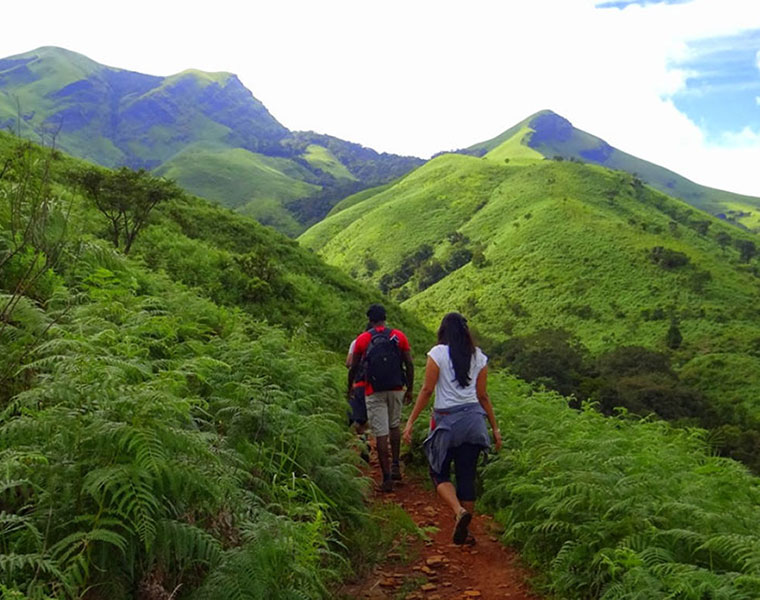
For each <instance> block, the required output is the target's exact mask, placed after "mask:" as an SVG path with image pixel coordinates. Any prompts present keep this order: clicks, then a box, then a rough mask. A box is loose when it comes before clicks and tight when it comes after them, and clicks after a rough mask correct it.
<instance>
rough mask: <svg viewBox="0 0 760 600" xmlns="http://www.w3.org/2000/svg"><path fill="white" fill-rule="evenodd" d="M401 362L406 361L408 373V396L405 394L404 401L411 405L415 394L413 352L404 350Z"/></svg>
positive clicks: (405, 366)
mask: <svg viewBox="0 0 760 600" xmlns="http://www.w3.org/2000/svg"><path fill="white" fill-rule="evenodd" d="M401 360H403V361H404V370H405V371H406V394H404V401H405V402H406V403H407V404H409V403H411V401H412V394H413V393H414V363H413V362H412V352H411V350H403V351H402V352H401Z"/></svg>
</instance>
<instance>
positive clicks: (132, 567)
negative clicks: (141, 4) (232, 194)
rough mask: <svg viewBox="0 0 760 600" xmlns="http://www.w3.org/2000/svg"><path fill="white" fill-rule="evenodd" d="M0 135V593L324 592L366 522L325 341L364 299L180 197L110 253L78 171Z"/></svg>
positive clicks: (237, 222) (337, 336)
mask: <svg viewBox="0 0 760 600" xmlns="http://www.w3.org/2000/svg"><path fill="white" fill-rule="evenodd" d="M0 142H1V143H0V146H3V145H4V147H3V148H2V150H3V153H2V159H3V160H0V170H1V171H2V175H0V291H1V292H2V294H1V295H0V302H1V304H0V311H1V314H2V319H0V347H2V353H0V377H1V378H2V386H0V586H1V587H0V590H1V595H2V596H3V597H8V598H39V599H42V598H88V599H97V598H106V597H108V598H127V597H142V598H151V599H152V598H160V599H164V598H170V597H173V598H190V597H192V598H318V597H326V596H328V597H329V596H330V595H331V586H332V585H333V584H334V583H335V582H336V581H338V580H339V578H340V576H341V574H342V573H343V572H344V571H345V570H346V569H347V568H348V564H349V563H348V557H349V556H352V557H354V558H358V559H359V560H361V557H362V556H364V555H365V554H367V553H369V554H371V553H372V551H373V550H372V544H368V543H367V540H368V539H372V540H377V539H378V538H379V537H381V536H378V535H377V530H378V527H379V525H378V523H377V522H376V519H373V518H370V517H369V516H368V515H367V513H366V509H365V508H364V506H365V505H364V492H365V491H366V485H367V481H366V480H365V479H363V478H362V477H360V473H359V470H358V469H357V467H356V463H357V458H356V453H355V452H353V451H352V449H351V437H350V436H349V434H348V432H347V430H346V427H345V417H344V405H343V402H344V401H343V400H342V396H343V394H342V392H343V389H344V386H345V382H344V378H345V371H344V369H343V367H342V354H341V355H337V354H335V353H334V352H332V351H330V348H333V349H338V348H339V349H340V350H344V346H345V343H346V341H347V340H348V339H350V338H351V337H352V336H353V335H355V333H356V331H358V330H360V328H361V325H362V322H363V318H362V315H363V312H364V310H366V305H367V303H368V302H370V301H371V300H373V299H376V298H375V297H374V296H372V295H371V294H369V293H367V292H362V291H361V290H360V288H359V287H358V286H357V285H356V284H354V283H353V282H351V281H350V280H349V279H348V278H347V277H345V276H343V275H341V274H340V273H339V272H337V271H336V270H334V269H332V268H330V267H326V266H325V265H323V264H322V263H321V262H320V261H319V260H318V259H316V257H312V256H310V255H309V253H308V252H305V251H303V250H301V249H300V248H298V247H297V245H295V244H294V243H293V242H290V241H289V240H287V239H285V238H284V237H283V236H280V235H279V234H276V233H274V232H271V231H268V230H266V229H264V228H262V227H260V226H258V225H257V224H255V223H253V222H251V221H248V220H247V219H243V218H241V217H239V216H236V215H233V214H232V213H230V212H229V211H227V210H222V209H218V208H215V207H213V206H210V205H208V204H206V203H205V202H202V201H200V200H197V199H194V198H188V197H183V196H180V197H178V198H175V199H174V200H172V201H167V202H166V203H165V204H164V205H163V206H162V207H160V208H157V209H156V212H155V213H154V214H152V216H151V220H150V222H149V223H148V224H147V225H146V227H145V229H144V230H143V231H142V232H141V233H140V234H139V236H138V237H137V239H136V241H135V244H134V246H133V247H132V252H131V254H130V256H125V255H124V253H123V252H122V251H120V250H119V249H118V248H117V247H115V246H114V244H112V243H111V242H110V241H107V240H109V239H110V238H109V236H108V235H107V223H105V222H104V220H103V218H102V216H101V215H99V214H98V212H97V211H96V210H94V209H93V208H92V206H91V205H90V204H89V203H88V201H87V200H86V198H85V197H83V196H82V195H81V194H80V193H79V191H78V190H77V188H75V187H74V186H72V184H71V183H70V181H71V179H70V175H71V174H72V173H75V172H78V171H79V170H80V169H82V168H84V167H83V165H81V164H80V163H79V162H77V161H72V160H71V159H68V158H67V157H65V156H62V155H59V154H58V153H56V152H50V151H42V150H40V149H38V148H36V147H34V146H31V145H29V144H25V143H18V142H17V141H16V140H13V139H12V138H10V137H9V136H3V137H2V139H0ZM88 168H89V167H88ZM117 245H118V243H117ZM397 322H402V323H404V326H405V327H406V328H407V329H408V330H409V331H410V334H411V335H414V333H415V332H422V334H423V336H424V335H425V334H424V330H423V329H422V328H421V327H420V326H419V325H417V324H416V323H415V322H414V321H410V320H407V321H404V320H403V317H401V316H399V317H398V319H397Z"/></svg>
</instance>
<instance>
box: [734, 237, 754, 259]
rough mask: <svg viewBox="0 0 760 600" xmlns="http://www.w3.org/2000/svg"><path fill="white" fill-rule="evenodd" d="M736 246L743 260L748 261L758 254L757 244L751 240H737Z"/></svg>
mask: <svg viewBox="0 0 760 600" xmlns="http://www.w3.org/2000/svg"><path fill="white" fill-rule="evenodd" d="M736 247H737V249H738V250H739V255H740V258H741V261H742V262H745V263H748V262H749V261H751V260H752V259H753V258H754V257H755V255H756V254H757V246H755V242H753V241H751V240H736Z"/></svg>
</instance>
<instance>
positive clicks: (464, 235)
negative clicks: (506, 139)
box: [300, 154, 760, 423]
mask: <svg viewBox="0 0 760 600" xmlns="http://www.w3.org/2000/svg"><path fill="white" fill-rule="evenodd" d="M753 240H754V236H753V235H752V234H750V233H746V232H743V231H742V230H740V229H737V228H736V227H733V226H731V225H729V224H727V223H725V222H724V221H721V220H720V219H717V218H714V217H710V216H709V215H707V214H705V213H702V212H700V211H697V210H695V209H693V208H692V207H690V206H689V205H687V204H686V203H684V202H682V201H680V200H676V199H673V198H670V197H668V196H665V195H663V194H661V193H659V192H657V191H656V190H653V189H651V188H648V187H646V186H644V185H642V184H641V182H640V181H639V180H638V179H636V178H635V177H632V176H630V175H627V174H625V173H621V172H619V171H611V170H609V169H605V168H603V167H598V166H595V165H582V164H578V163H575V162H570V161H561V162H558V161H547V160H538V159H533V160H531V159H529V158H525V157H523V158H522V159H521V160H519V161H518V160H516V161H514V162H510V163H508V164H505V163H504V162H503V161H494V160H489V159H488V155H486V158H475V157H471V156H462V155H455V154H448V155H443V156H439V157H437V158H435V159H433V160H431V161H430V162H429V163H428V164H426V165H425V166H424V167H421V168H420V169H418V170H416V171H415V172H413V173H411V174H410V175H408V176H407V177H405V178H404V179H403V180H402V181H400V182H399V183H397V184H395V185H393V186H391V187H389V188H386V189H384V190H381V191H379V192H378V193H377V194H374V195H372V196H369V197H367V198H364V199H361V200H360V201H359V202H358V203H356V204H353V205H352V206H349V207H347V208H345V209H344V210H341V211H339V212H337V213H334V214H333V215H331V216H330V217H328V218H327V219H325V220H324V221H323V222H321V223H319V224H317V225H316V226H314V227H312V228H311V229H310V230H308V231H307V232H306V233H304V234H303V235H302V236H301V238H300V241H301V243H302V244H303V245H305V246H306V247H309V248H311V249H313V250H315V251H317V252H319V253H320V255H321V256H323V257H324V258H325V259H326V260H327V261H328V262H329V263H331V264H334V265H336V266H339V267H340V268H342V269H344V270H345V271H346V272H349V273H351V274H352V275H353V276H355V277H357V278H358V279H360V280H363V281H366V282H367V284H372V285H378V286H379V287H380V288H381V289H383V290H385V291H388V292H390V293H392V294H394V295H395V297H396V298H397V299H399V300H403V301H404V302H403V306H404V307H406V308H408V309H410V310H411V311H412V312H414V313H415V314H416V315H417V316H419V317H420V318H421V319H423V320H424V322H425V323H426V324H427V325H428V326H430V327H431V328H432V327H435V326H437V324H438V322H439V321H440V318H441V317H442V316H443V314H445V313H446V312H448V311H450V310H459V311H461V312H463V313H464V314H466V315H468V316H469V317H470V318H471V319H472V321H473V323H474V324H475V325H476V326H477V328H478V329H479V331H480V332H481V333H482V334H484V335H485V336H486V337H487V338H490V339H491V340H492V342H493V345H498V344H499V343H501V342H505V341H507V340H509V339H510V338H511V337H513V336H519V335H525V334H529V333H532V332H535V331H538V330H541V329H547V328H548V329H555V330H556V329H564V330H567V331H569V332H571V333H572V334H573V335H575V336H577V338H578V339H579V340H580V341H581V342H582V343H583V344H584V345H585V346H586V347H587V348H588V349H589V350H590V351H591V352H592V354H595V355H596V354H600V353H602V352H605V351H609V350H611V349H614V348H618V347H621V346H631V345H642V346H644V347H647V348H651V349H654V350H657V351H662V352H666V353H668V354H670V355H672V360H673V363H674V365H675V366H676V367H677V368H678V369H679V372H680V373H682V374H684V375H687V376H688V379H689V381H691V382H692V383H694V384H695V385H697V386H698V388H699V389H700V391H702V392H703V393H705V394H707V395H708V396H709V397H710V398H711V399H712V400H713V401H714V402H720V403H721V404H724V405H725V406H726V407H728V408H727V413H728V414H731V415H733V416H732V417H730V418H731V419H735V420H736V422H738V423H742V422H745V421H746V420H747V419H749V418H750V417H749V416H748V415H754V416H753V417H752V420H753V421H755V422H758V420H760V403H758V401H757V398H758V397H760V379H759V378H758V377H757V376H756V374H757V373H758V372H760V356H758V353H757V344H758V340H760V321H758V317H759V316H760V312H758V307H757V303H756V300H755V299H756V296H757V292H758V286H759V283H760V282H759V281H758V277H759V276H760V269H758V265H757V259H756V258H754V257H753V256H754V250H755V249H756V248H755V242H754V241H753ZM742 248H744V250H742ZM673 323H676V324H677V327H678V329H679V331H680V333H681V334H682V337H683V340H682V342H681V345H680V348H679V349H678V350H675V351H671V350H670V349H669V348H668V337H667V336H668V331H669V329H670V327H671V325H672V324H673Z"/></svg>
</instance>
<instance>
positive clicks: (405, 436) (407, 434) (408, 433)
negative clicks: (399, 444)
mask: <svg viewBox="0 0 760 600" xmlns="http://www.w3.org/2000/svg"><path fill="white" fill-rule="evenodd" d="M412 427H414V423H412V422H411V421H407V422H406V427H404V431H403V432H402V433H401V439H402V440H404V443H405V444H408V445H411V444H412Z"/></svg>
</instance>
